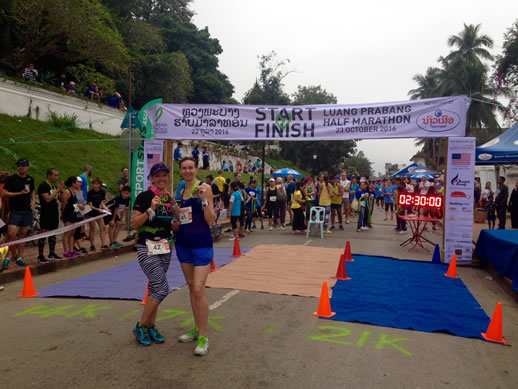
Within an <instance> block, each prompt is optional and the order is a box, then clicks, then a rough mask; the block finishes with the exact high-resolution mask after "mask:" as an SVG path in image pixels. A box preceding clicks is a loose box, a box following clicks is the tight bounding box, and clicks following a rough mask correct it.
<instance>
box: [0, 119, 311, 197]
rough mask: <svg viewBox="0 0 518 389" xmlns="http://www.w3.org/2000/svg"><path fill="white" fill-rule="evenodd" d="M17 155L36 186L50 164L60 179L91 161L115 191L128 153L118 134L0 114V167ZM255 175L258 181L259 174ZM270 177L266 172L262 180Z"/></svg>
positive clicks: (206, 172)
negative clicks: (70, 127) (59, 125)
mask: <svg viewBox="0 0 518 389" xmlns="http://www.w3.org/2000/svg"><path fill="white" fill-rule="evenodd" d="M36 134H38V135H36ZM19 158H27V159H28V160H29V162H30V165H31V169H30V170H29V174H30V175H31V176H33V177H34V179H35V182H36V186H38V185H39V184H40V183H41V182H42V181H43V180H45V178H46V172H47V169H49V168H51V167H53V168H56V169H58V170H59V175H60V180H63V181H65V180H66V179H67V178H68V177H69V176H72V175H74V176H77V175H79V174H81V173H82V171H83V167H84V165H91V166H92V167H93V172H92V178H94V177H100V178H101V179H102V180H103V182H104V183H105V184H106V185H107V186H108V188H109V189H111V190H112V193H115V191H117V192H118V188H117V180H118V179H119V178H120V176H121V169H122V168H123V167H126V166H127V165H128V154H127V153H126V151H124V150H123V149H122V148H121V147H120V145H119V137H116V136H110V135H105V134H100V133H98V132H95V131H93V130H86V129H77V128H74V129H60V128H56V127H55V126H54V125H52V124H50V123H46V122H40V121H37V120H32V119H28V118H26V117H15V116H9V115H3V114H0V171H5V170H7V171H9V172H10V173H11V174H12V173H14V172H15V171H16V167H15V166H14V164H15V162H16V161H17V160H18V159H19ZM266 162H267V163H269V164H271V165H273V166H275V167H276V168H284V167H289V168H294V169H297V170H298V171H299V172H300V173H302V174H303V175H304V176H308V175H309V173H308V172H305V171H302V170H300V169H298V168H297V167H296V166H295V165H294V164H293V163H290V162H288V161H279V160H271V159H268V158H267V159H266ZM267 173H269V172H267ZM209 174H212V175H213V176H214V177H216V175H217V173H216V171H214V170H202V169H200V170H199V176H200V178H202V179H205V178H206V177H207V175H209ZM223 176H224V177H225V178H230V179H231V180H233V178H234V174H233V173H230V172H223ZM251 177H252V176H251V175H249V174H244V173H243V178H242V181H243V182H245V183H248V182H249V181H250V178H251ZM254 177H255V179H256V180H257V181H258V182H259V183H260V182H261V175H260V174H256V175H255V176H254ZM269 177H270V175H269V174H265V181H266V180H267V179H268V178H269ZM180 181H181V178H180V174H179V167H178V164H175V167H174V183H175V186H176V185H177V184H178V183H179V182H180Z"/></svg>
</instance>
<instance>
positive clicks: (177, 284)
mask: <svg viewBox="0 0 518 389" xmlns="http://www.w3.org/2000/svg"><path fill="white" fill-rule="evenodd" d="M249 250H250V249H249V248H245V247H243V248H241V252H242V253H243V254H244V253H246V252H248V251H249ZM232 251H233V249H232V248H214V263H215V265H216V268H219V267H221V266H224V265H226V264H228V263H230V262H232V260H234V259H235V258H232V257H231V255H232ZM136 257H137V253H136V252H135V258H136ZM167 280H168V282H169V290H170V292H173V291H174V290H176V289H178V288H181V287H183V286H184V285H185V284H186V282H185V278H184V276H183V273H182V269H181V267H180V262H178V258H177V257H176V251H175V250H173V251H172V255H171V264H170V265H169V270H168V271H167ZM146 285H147V277H146V276H145V274H144V273H143V272H142V269H141V268H140V265H139V264H138V262H137V261H136V260H135V261H133V262H129V263H126V264H124V265H119V266H116V267H112V268H110V269H106V270H102V271H99V272H96V273H92V274H88V275H86V276H83V277H79V278H75V279H72V280H69V281H65V282H60V283H59V284H56V285H52V286H49V287H47V288H43V289H40V290H38V292H40V295H39V296H38V297H87V298H102V299H128V300H142V299H143V298H144V296H145V293H146Z"/></svg>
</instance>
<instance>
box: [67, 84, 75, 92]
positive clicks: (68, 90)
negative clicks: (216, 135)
mask: <svg viewBox="0 0 518 389" xmlns="http://www.w3.org/2000/svg"><path fill="white" fill-rule="evenodd" d="M75 86H76V83H75V82H74V81H70V82H69V83H68V86H67V94H68V95H75V94H76V90H75Z"/></svg>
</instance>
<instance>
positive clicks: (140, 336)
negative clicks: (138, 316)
mask: <svg viewBox="0 0 518 389" xmlns="http://www.w3.org/2000/svg"><path fill="white" fill-rule="evenodd" d="M138 324H139V323H138V322H137V325H136V326H135V328H134V329H133V333H134V334H135V338H136V339H137V343H138V344H140V345H142V346H149V345H151V338H150V337H149V333H148V330H147V328H144V327H139V325H138Z"/></svg>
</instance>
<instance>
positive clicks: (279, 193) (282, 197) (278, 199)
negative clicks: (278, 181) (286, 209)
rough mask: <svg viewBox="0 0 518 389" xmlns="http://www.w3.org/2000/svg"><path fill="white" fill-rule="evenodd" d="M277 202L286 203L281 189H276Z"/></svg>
mask: <svg viewBox="0 0 518 389" xmlns="http://www.w3.org/2000/svg"><path fill="white" fill-rule="evenodd" d="M277 201H280V202H283V201H286V191H285V190H282V189H277Z"/></svg>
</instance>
